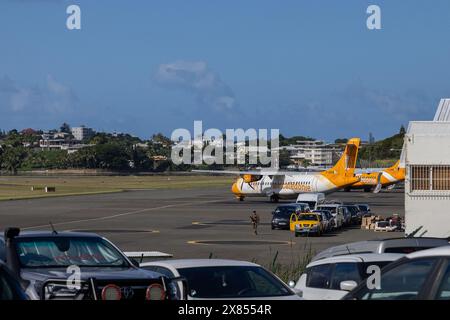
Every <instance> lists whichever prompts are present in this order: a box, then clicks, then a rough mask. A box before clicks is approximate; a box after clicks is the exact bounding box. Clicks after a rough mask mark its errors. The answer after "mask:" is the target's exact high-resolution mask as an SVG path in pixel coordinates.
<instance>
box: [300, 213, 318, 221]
mask: <svg viewBox="0 0 450 320" xmlns="http://www.w3.org/2000/svg"><path fill="white" fill-rule="evenodd" d="M298 219H299V220H308V221H317V220H319V216H318V215H317V214H302V215H300V217H299V218H298Z"/></svg>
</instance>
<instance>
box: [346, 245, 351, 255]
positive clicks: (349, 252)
mask: <svg viewBox="0 0 450 320" xmlns="http://www.w3.org/2000/svg"><path fill="white" fill-rule="evenodd" d="M345 248H346V249H347V251H348V254H352V252H351V251H350V249H349V247H348V246H347V245H346V246H345Z"/></svg>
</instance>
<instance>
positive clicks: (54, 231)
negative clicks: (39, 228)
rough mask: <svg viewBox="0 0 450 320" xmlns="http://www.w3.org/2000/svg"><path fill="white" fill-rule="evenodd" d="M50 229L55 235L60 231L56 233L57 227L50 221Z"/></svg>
mask: <svg viewBox="0 0 450 320" xmlns="http://www.w3.org/2000/svg"><path fill="white" fill-rule="evenodd" d="M50 227H52V232H53V234H54V235H57V234H58V231H56V229H55V226H54V225H53V223H52V222H51V221H50Z"/></svg>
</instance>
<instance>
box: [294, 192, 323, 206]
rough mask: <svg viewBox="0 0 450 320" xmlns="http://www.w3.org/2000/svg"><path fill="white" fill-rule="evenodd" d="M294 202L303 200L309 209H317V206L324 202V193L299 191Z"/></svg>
mask: <svg viewBox="0 0 450 320" xmlns="http://www.w3.org/2000/svg"><path fill="white" fill-rule="evenodd" d="M296 202H304V203H307V204H308V205H309V208H310V209H311V210H317V206H318V205H321V204H323V203H324V202H325V193H321V192H319V193H300V194H299V195H298V197H297V201H296Z"/></svg>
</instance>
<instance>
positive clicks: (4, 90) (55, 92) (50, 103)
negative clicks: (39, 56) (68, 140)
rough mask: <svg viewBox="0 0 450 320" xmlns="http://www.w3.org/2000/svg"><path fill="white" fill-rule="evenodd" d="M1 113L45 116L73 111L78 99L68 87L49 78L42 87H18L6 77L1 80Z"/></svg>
mask: <svg viewBox="0 0 450 320" xmlns="http://www.w3.org/2000/svg"><path fill="white" fill-rule="evenodd" d="M0 101H1V102H2V103H1V107H0V108H1V111H2V113H3V114H4V115H5V114H7V113H21V112H22V113H23V112H34V113H40V114H45V115H47V116H48V115H50V114H54V113H64V112H68V111H71V110H72V109H73V107H74V104H75V102H76V101H77V97H76V96H75V94H74V93H73V91H72V90H71V89H70V88H69V87H67V86H66V85H64V84H62V83H60V82H58V81H56V80H55V79H54V78H53V77H52V76H51V75H48V76H47V79H46V81H45V82H44V84H42V85H39V86H38V85H35V86H23V85H18V84H17V83H16V82H15V81H13V80H12V79H11V78H9V77H7V76H5V77H3V79H1V80H0Z"/></svg>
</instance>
